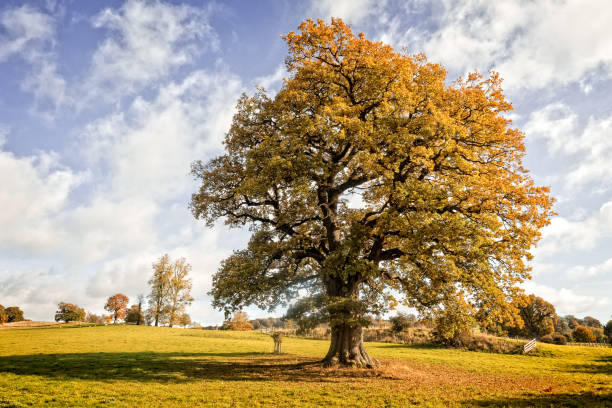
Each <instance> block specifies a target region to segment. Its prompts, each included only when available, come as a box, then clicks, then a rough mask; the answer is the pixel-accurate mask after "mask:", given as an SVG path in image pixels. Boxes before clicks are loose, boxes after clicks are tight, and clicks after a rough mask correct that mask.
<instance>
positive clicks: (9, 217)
mask: <svg viewBox="0 0 612 408" xmlns="http://www.w3.org/2000/svg"><path fill="white" fill-rule="evenodd" d="M1 148H2V144H1V143H0V186H2V187H1V188H0V202H1V203H2V211H1V212H0V225H2V228H1V229H0V247H2V249H3V251H6V252H7V253H11V252H12V251H16V252H18V253H21V252H22V251H33V252H38V251H42V252H46V251H49V250H51V249H53V248H55V247H56V241H57V240H56V233H55V231H54V228H53V227H52V226H51V221H50V219H51V218H52V217H53V216H55V215H57V214H58V213H60V212H61V211H63V210H64V209H65V208H66V206H67V205H68V199H69V195H70V193H71V192H72V190H73V189H74V188H75V187H76V186H78V185H79V184H81V183H82V182H83V181H84V180H85V177H86V174H85V173H79V172H75V171H73V170H72V169H70V168H68V167H66V166H64V165H63V164H62V163H61V161H60V159H59V157H58V155H57V154H55V153H52V152H51V153H46V152H41V153H38V154H37V155H34V156H26V157H17V156H15V155H14V154H12V153H10V152H7V151H2V150H1Z"/></svg>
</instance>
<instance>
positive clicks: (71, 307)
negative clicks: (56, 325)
mask: <svg viewBox="0 0 612 408" xmlns="http://www.w3.org/2000/svg"><path fill="white" fill-rule="evenodd" d="M83 320H85V309H83V308H80V307H79V306H77V305H75V304H72V303H65V302H60V303H59V304H58V305H57V312H55V321H56V322H59V321H64V322H66V323H68V322H82V321H83Z"/></svg>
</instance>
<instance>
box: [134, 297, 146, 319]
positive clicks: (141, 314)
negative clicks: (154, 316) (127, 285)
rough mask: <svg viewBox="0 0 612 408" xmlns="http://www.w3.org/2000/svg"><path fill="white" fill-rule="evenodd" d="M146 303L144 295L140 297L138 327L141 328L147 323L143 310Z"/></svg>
mask: <svg viewBox="0 0 612 408" xmlns="http://www.w3.org/2000/svg"><path fill="white" fill-rule="evenodd" d="M143 303H144V295H142V294H141V295H138V320H137V321H136V325H138V326H140V325H141V324H144V323H145V319H144V312H143V310H142V305H143Z"/></svg>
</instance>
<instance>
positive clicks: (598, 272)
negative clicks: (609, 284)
mask: <svg viewBox="0 0 612 408" xmlns="http://www.w3.org/2000/svg"><path fill="white" fill-rule="evenodd" d="M566 275H567V277H568V278H570V279H574V280H577V279H583V278H592V277H595V276H602V275H607V276H610V277H612V258H608V259H606V260H605V261H604V262H602V263H599V264H595V265H588V266H587V265H576V266H573V267H571V268H570V269H569V270H568V271H567V273H566Z"/></svg>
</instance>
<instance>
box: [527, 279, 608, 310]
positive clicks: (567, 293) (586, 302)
mask: <svg viewBox="0 0 612 408" xmlns="http://www.w3.org/2000/svg"><path fill="white" fill-rule="evenodd" d="M522 287H523V289H525V292H526V293H528V294H530V293H534V294H535V295H537V296H540V297H541V298H543V299H544V300H546V301H547V302H550V303H552V304H553V305H554V306H555V309H556V311H557V314H559V315H567V314H572V315H582V314H584V313H589V312H591V311H593V310H596V309H599V308H602V307H605V306H607V305H608V304H609V299H608V298H607V297H601V298H596V297H594V296H587V295H581V294H578V293H576V292H575V291H573V290H571V289H566V288H553V287H550V286H547V285H542V284H538V283H535V282H533V281H528V282H525V283H523V284H522Z"/></svg>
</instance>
